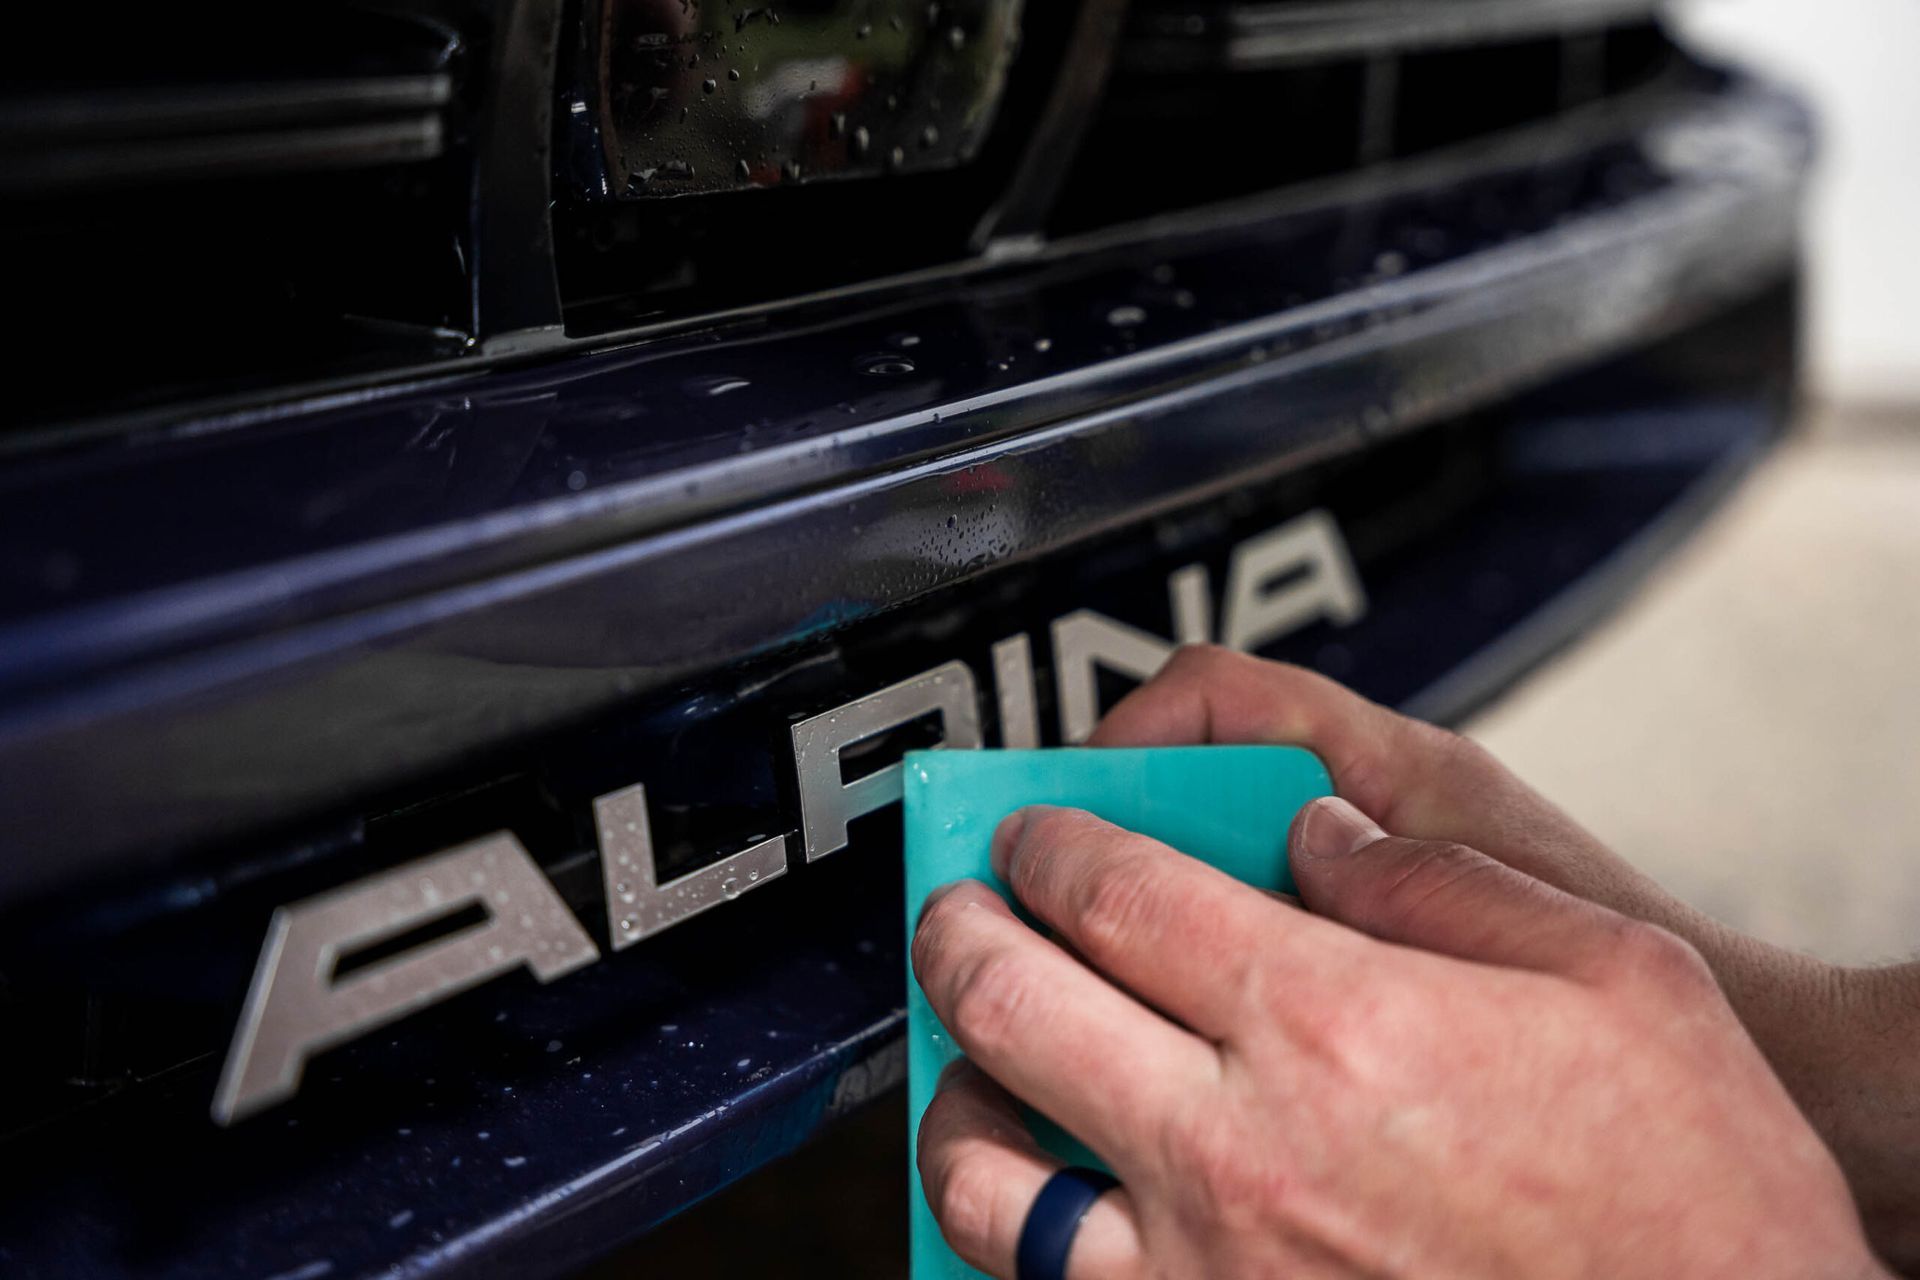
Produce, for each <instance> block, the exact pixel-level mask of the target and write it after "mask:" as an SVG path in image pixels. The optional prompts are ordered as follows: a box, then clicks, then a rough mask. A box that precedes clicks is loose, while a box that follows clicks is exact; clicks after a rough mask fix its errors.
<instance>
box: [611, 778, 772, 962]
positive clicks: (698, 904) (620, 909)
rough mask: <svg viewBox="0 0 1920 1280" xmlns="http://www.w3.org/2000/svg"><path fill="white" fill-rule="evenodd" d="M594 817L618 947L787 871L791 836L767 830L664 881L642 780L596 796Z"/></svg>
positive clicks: (620, 947) (654, 932)
mask: <svg viewBox="0 0 1920 1280" xmlns="http://www.w3.org/2000/svg"><path fill="white" fill-rule="evenodd" d="M593 824H594V828H595V829H596V830H597V831H598V832H599V833H600V873H601V876H602V877H603V879H604V880H605V882H606V890H607V931H608V933H609V934H610V935H611V936H612V938H613V949H614V950H615V951H621V950H624V949H625V948H627V947H630V946H632V945H633V944H634V943H636V942H638V941H640V939H642V938H650V937H652V936H653V935H654V934H656V933H659V932H660V931H661V930H662V929H668V928H671V927H673V926H674V925H676V924H679V923H680V922H681V921H682V920H685V919H687V918H689V917H691V916H697V915H699V914H700V913H701V912H702V911H705V910H707V909H708V908H709V907H717V906H719V905H720V904H721V903H723V902H731V901H733V900H734V899H735V898H737V897H739V896H740V895H741V894H743V893H746V892H748V891H749V890H752V889H758V888H759V887H760V886H761V885H763V884H766V883H767V882H768V881H769V880H776V879H778V878H779V877H781V876H783V875H785V874H786V873H787V839H786V837H785V836H770V837H768V838H767V839H765V840H762V841H760V842H759V843H757V844H755V845H752V846H750V847H748V848H745V849H742V850H741V851H740V852H738V853H733V854H728V855H727V856H726V857H724V858H722V859H720V860H719V861H718V862H715V863H713V864H712V865H711V866H706V867H702V868H700V869H699V870H698V871H690V872H688V873H687V874H686V875H684V876H681V877H680V878H679V879H677V880H669V881H667V883H665V884H661V883H659V879H658V876H659V870H658V868H657V867H656V866H655V865H654V859H653V826H652V823H651V822H649V821H648V818H647V788H646V786H645V785H644V784H641V783H635V784H634V785H633V786H631V787H623V788H622V789H620V790H619V791H612V792H608V793H607V794H606V795H604V796H601V797H600V798H599V799H597V800H595V801H594V802H593Z"/></svg>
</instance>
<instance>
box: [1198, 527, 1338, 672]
mask: <svg viewBox="0 0 1920 1280" xmlns="http://www.w3.org/2000/svg"><path fill="white" fill-rule="evenodd" d="M1366 612H1367V594H1366V592H1365V591H1363V590H1362V589H1361V587H1360V576H1359V575H1358V574H1357V573H1355V572H1354V568H1353V561H1352V559H1351V558H1349V557H1348V555H1347V544H1346V542H1345V541H1344V540H1343V539H1342V538H1341V537H1340V530H1339V528H1338V527H1337V526H1336V525H1335V524H1334V523H1333V517H1332V516H1329V515H1328V514H1327V513H1326V512H1324V511H1309V512H1307V514H1305V515H1303V516H1301V517H1299V518H1298V519H1296V520H1289V521H1288V522H1287V523H1285V524H1283V525H1281V526H1280V527H1279V528H1278V529H1275V530H1274V531H1273V532H1271V533H1265V534H1262V535H1260V536H1259V537H1258V538H1254V539H1252V540H1250V541H1248V542H1243V543H1241V544H1240V545H1239V546H1237V547H1235V548H1234V549H1233V565H1232V567H1231V568H1230V569H1229V570H1228V571H1227V618H1226V640H1225V643H1226V646H1227V647H1228V648H1229V649H1238V650H1240V651H1241V652H1243V653H1247V652H1252V651H1253V650H1255V649H1258V648H1259V647H1260V646H1261V645H1263V644H1265V643H1266V642H1267V641H1269V640H1274V639H1277V638H1279V637H1280V636H1283V635H1286V634H1287V633H1288V632H1290V631H1298V630H1299V629H1300V628H1301V627H1304V626H1306V625H1307V624H1308V623H1309V622H1314V621H1316V620H1318V619H1320V618H1326V619H1327V620H1328V621H1330V622H1335V623H1338V624H1340V625H1343V626H1344V625H1346V624H1347V623H1350V622H1358V621H1359V620H1360V618H1361V617H1362V616H1364V615H1365V614H1366Z"/></svg>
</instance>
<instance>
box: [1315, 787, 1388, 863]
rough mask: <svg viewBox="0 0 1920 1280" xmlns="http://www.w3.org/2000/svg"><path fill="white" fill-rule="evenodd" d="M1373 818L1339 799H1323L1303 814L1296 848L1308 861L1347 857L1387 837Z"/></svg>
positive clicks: (1334, 797)
mask: <svg viewBox="0 0 1920 1280" xmlns="http://www.w3.org/2000/svg"><path fill="white" fill-rule="evenodd" d="M1386 834H1387V833H1386V832H1384V831H1382V830H1381V829H1380V828H1379V827H1378V826H1376V825H1374V822H1373V819H1371V818H1369V817H1368V816H1367V815H1366V814H1364V813H1362V812H1360V811H1359V810H1358V809H1356V808H1354V807H1353V806H1352V805H1350V804H1348V803H1347V802H1346V801H1345V800H1342V799H1341V798H1340V797H1339V796H1323V797H1322V798H1320V799H1318V800H1315V801H1314V802H1313V803H1312V804H1310V805H1308V806H1307V808H1306V811H1305V812H1304V813H1302V814H1301V815H1300V825H1299V828H1298V829H1297V831H1296V832H1295V835H1294V841H1293V843H1294V849H1295V851H1296V852H1297V853H1299V854H1300V855H1301V856H1303V857H1306V858H1310V859H1311V858H1344V857H1345V856H1346V855H1348V854H1350V853H1352V852H1353V851H1354V850H1355V849H1359V848H1362V847H1363V846H1365V845H1370V844H1372V843H1373V842H1374V841H1375V840H1382V839H1385V838H1386Z"/></svg>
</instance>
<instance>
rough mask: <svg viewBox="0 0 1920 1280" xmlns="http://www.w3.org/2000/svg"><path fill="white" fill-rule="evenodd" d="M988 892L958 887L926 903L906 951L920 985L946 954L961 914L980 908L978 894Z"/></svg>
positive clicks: (983, 888) (938, 965)
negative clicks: (920, 979)
mask: <svg viewBox="0 0 1920 1280" xmlns="http://www.w3.org/2000/svg"><path fill="white" fill-rule="evenodd" d="M991 892H992V891H991V890H989V889H986V888H985V887H984V886H979V885H973V884H959V885H955V886H954V887H953V888H952V889H950V890H948V891H947V892H946V893H944V894H942V895H941V896H940V897H938V898H936V899H935V900H934V901H932V902H930V903H928V904H927V908H926V911H925V913H924V914H923V915H922V916H921V918H920V924H919V927H918V928H916V929H915V930H914V931H913V942H912V945H911V946H910V948H909V955H910V956H911V957H912V960H913V971H914V973H915V974H916V975H918V976H920V977H921V978H922V984H921V985H923V986H924V985H926V983H925V978H926V977H927V976H928V975H929V974H930V973H931V972H933V971H935V970H937V969H938V968H939V967H940V965H941V963H942V961H943V960H944V959H945V958H946V957H947V956H948V954H949V953H950V950H951V947H952V943H953V939H954V934H955V932H956V931H957V926H958V924H959V920H960V917H961V914H962V913H963V912H965V911H967V910H968V909H969V908H970V907H975V906H978V905H980V898H981V895H982V894H988V895H989V896H990V895H991Z"/></svg>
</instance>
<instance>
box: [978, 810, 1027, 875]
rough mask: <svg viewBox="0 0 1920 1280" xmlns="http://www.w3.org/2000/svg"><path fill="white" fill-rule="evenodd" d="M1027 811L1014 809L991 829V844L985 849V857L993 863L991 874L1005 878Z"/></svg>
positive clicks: (1024, 825)
mask: <svg viewBox="0 0 1920 1280" xmlns="http://www.w3.org/2000/svg"><path fill="white" fill-rule="evenodd" d="M1027 813H1028V810H1026V809H1015V810H1014V811H1013V812H1012V813H1010V814H1008V815H1007V816H1006V817H1004V818H1002V819H1000V825H999V826H997V827H995V828H994V829H993V844H992V845H991V846H989V848H988V850H987V858H988V861H990V862H991V863H992V864H993V874H995V875H997V876H999V877H1000V878H1001V879H1002V880H1005V879H1006V878H1007V868H1008V867H1009V866H1010V865H1012V862H1013V848H1014V846H1015V845H1017V844H1019V843H1020V833H1021V832H1022V831H1025V830H1026V829H1027ZM976 847H977V846H976Z"/></svg>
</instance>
